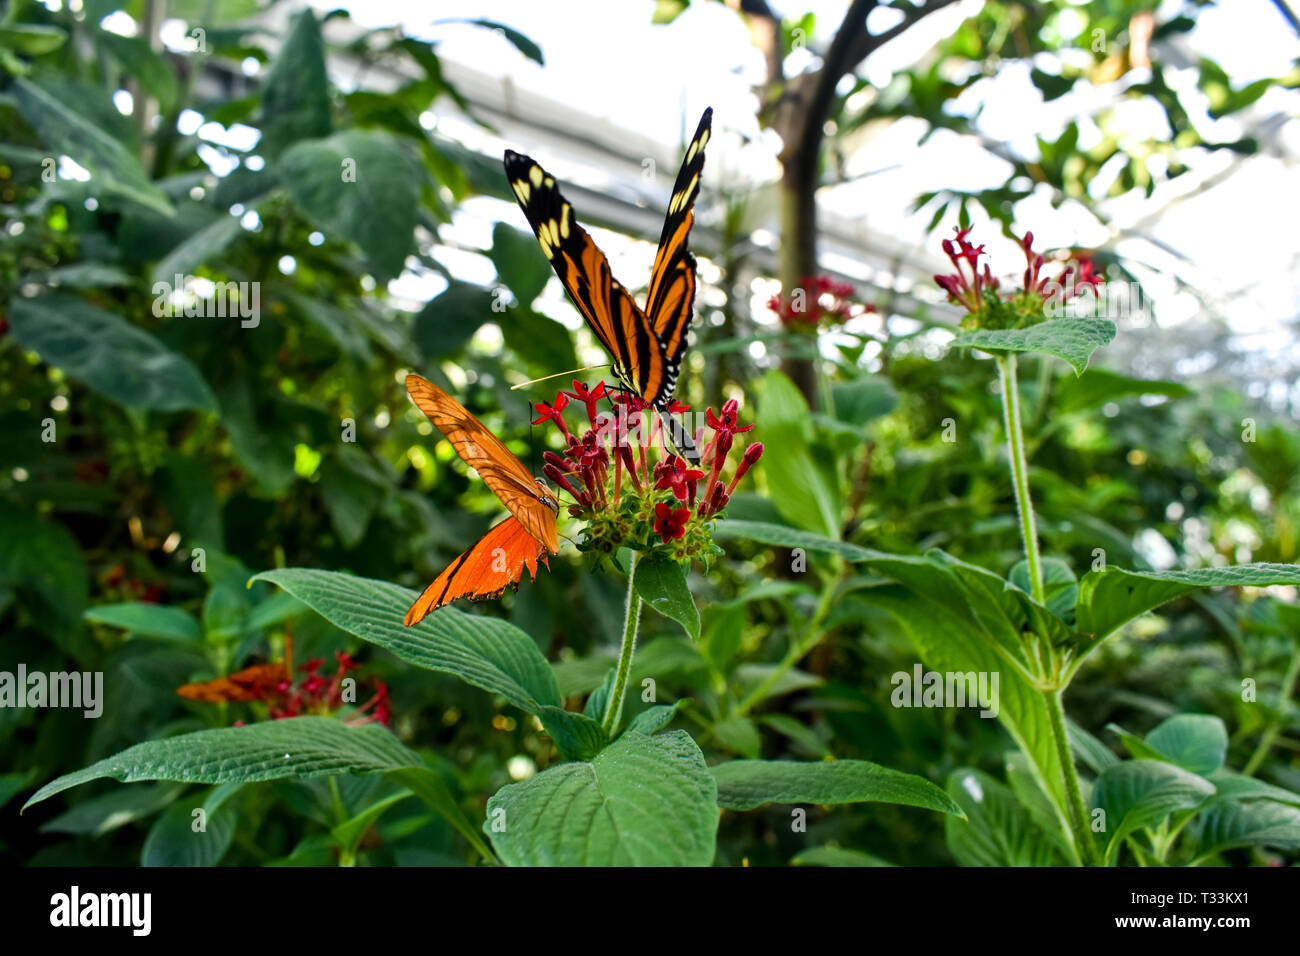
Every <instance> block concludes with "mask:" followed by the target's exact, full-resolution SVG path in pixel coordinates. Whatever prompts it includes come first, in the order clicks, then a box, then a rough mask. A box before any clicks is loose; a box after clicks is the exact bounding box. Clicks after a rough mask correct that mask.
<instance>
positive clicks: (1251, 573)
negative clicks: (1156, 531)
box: [1075, 564, 1300, 646]
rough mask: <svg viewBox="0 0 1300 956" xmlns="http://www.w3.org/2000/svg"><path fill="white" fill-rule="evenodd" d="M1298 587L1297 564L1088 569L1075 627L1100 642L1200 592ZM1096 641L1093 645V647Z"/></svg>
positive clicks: (1298, 567)
mask: <svg viewBox="0 0 1300 956" xmlns="http://www.w3.org/2000/svg"><path fill="white" fill-rule="evenodd" d="M1273 584H1290V585H1293V586H1294V585H1300V566H1297V565H1294V564H1239V565H1233V566H1229V567H1226V568H1197V569H1195V570H1192V571H1125V570H1123V569H1121V568H1109V567H1108V568H1106V569H1105V570H1104V571H1089V572H1088V573H1087V574H1085V575H1084V576H1083V580H1082V581H1080V582H1079V605H1078V607H1077V608H1076V609H1075V626H1076V627H1077V628H1078V629H1079V630H1080V631H1084V632H1086V633H1089V634H1092V635H1095V636H1096V637H1097V638H1098V639H1100V638H1103V637H1105V636H1106V635H1108V634H1111V633H1112V632H1114V631H1115V630H1117V629H1118V628H1119V627H1120V626H1121V625H1123V624H1125V623H1126V622H1128V621H1131V620H1133V618H1135V617H1140V616H1141V615H1143V614H1145V613H1146V612H1147V611H1150V610H1152V609H1153V608H1157V607H1159V606H1160V605H1162V604H1165V603H1167V602H1169V601H1172V600H1174V598H1178V597H1182V596H1183V595H1184V594H1190V593H1191V592H1193V591H1197V590H1200V589H1201V588H1213V587H1258V588H1262V587H1268V586H1269V585H1273ZM1095 643H1099V641H1098V642H1094V646H1095Z"/></svg>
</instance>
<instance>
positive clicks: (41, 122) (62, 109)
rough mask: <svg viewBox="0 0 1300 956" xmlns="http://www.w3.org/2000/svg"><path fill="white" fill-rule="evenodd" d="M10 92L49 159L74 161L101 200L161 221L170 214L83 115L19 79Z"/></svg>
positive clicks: (116, 145) (138, 171)
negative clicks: (126, 203) (124, 202)
mask: <svg viewBox="0 0 1300 956" xmlns="http://www.w3.org/2000/svg"><path fill="white" fill-rule="evenodd" d="M9 90H10V92H11V93H12V95H13V96H14V98H15V99H16V101H17V103H18V108H19V109H20V110H22V112H23V116H24V117H26V119H27V122H29V123H31V125H32V127H33V128H34V129H35V130H36V132H37V133H38V134H40V137H41V139H42V140H44V141H45V144H46V145H47V146H48V147H49V149H50V152H51V153H52V154H53V155H52V156H51V158H52V159H56V160H57V158H58V156H59V155H64V156H67V157H69V158H70V159H72V160H74V161H75V162H76V163H77V164H78V165H79V166H82V167H84V168H85V169H86V170H87V171H88V172H89V173H90V176H91V183H92V184H94V186H95V188H96V190H97V191H100V192H102V193H103V194H105V195H115V196H120V197H122V198H124V199H129V200H131V201H132V202H136V203H139V204H140V205H142V206H146V207H148V208H150V209H152V210H154V211H155V212H159V213H161V214H163V215H164V216H170V215H171V214H172V206H171V203H169V202H168V201H167V197H166V196H164V195H163V194H162V192H161V191H160V190H159V189H158V187H157V186H155V185H154V184H153V183H152V182H150V181H149V177H148V176H147V175H145V172H144V169H143V168H142V167H141V165H140V162H139V160H137V159H136V158H135V156H133V155H132V154H131V153H130V151H129V150H127V148H126V147H125V146H123V145H122V144H121V143H120V142H118V141H117V140H116V139H114V138H113V137H112V136H110V135H109V134H108V133H106V132H105V131H104V130H102V129H100V128H99V126H97V125H95V124H94V123H92V122H91V121H89V120H88V119H87V118H86V115H85V111H84V110H80V109H78V108H77V106H76V105H74V104H71V103H67V102H65V101H64V100H63V99H61V98H60V97H58V96H54V95H53V94H51V93H49V92H48V91H46V90H44V89H42V88H41V87H40V86H38V85H37V84H36V83H33V82H31V81H29V80H25V79H22V78H18V79H15V80H14V82H13V84H12V85H11V86H10V87H9Z"/></svg>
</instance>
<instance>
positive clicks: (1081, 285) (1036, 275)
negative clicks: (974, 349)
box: [934, 226, 1105, 328]
mask: <svg viewBox="0 0 1300 956" xmlns="http://www.w3.org/2000/svg"><path fill="white" fill-rule="evenodd" d="M972 228H973V227H971V226H967V227H966V228H965V229H958V230H957V235H956V238H955V239H945V240H943V251H944V254H945V255H946V256H947V257H948V259H949V260H950V261H951V262H952V264H953V267H954V268H955V269H956V270H957V271H956V272H955V273H953V274H950V275H936V276H935V277H934V281H935V282H936V283H938V284H939V287H940V288H941V289H943V290H944V291H945V292H947V293H948V301H949V302H951V303H952V304H953V305H959V306H961V307H962V308H964V309H965V310H966V312H967V320H964V321H963V322H962V325H963V327H964V328H1023V327H1024V326H1026V325H1034V324H1037V323H1038V322H1041V321H1043V319H1044V318H1045V317H1046V316H1045V315H1044V304H1045V303H1047V302H1048V301H1049V300H1051V301H1055V302H1057V303H1061V302H1065V301H1067V300H1069V299H1072V298H1074V297H1075V296H1078V295H1081V294H1082V293H1083V292H1084V291H1085V290H1091V291H1092V292H1096V291H1097V290H1098V288H1099V287H1100V286H1101V284H1102V282H1104V281H1105V280H1104V278H1103V277H1102V276H1101V275H1099V274H1098V273H1097V272H1096V271H1095V269H1094V266H1093V263H1092V260H1091V259H1087V258H1083V259H1079V260H1077V261H1073V260H1068V261H1066V262H1065V263H1064V266H1063V267H1062V269H1061V271H1060V272H1059V273H1057V274H1055V275H1050V276H1044V275H1043V266H1044V265H1045V264H1046V260H1045V259H1044V258H1043V256H1042V254H1040V253H1036V252H1034V250H1033V243H1034V234H1033V233H1032V232H1026V233H1025V236H1024V238H1023V239H1021V240H1020V248H1021V250H1022V251H1023V252H1024V254H1025V272H1024V277H1023V280H1022V288H1021V289H1018V290H1016V291H1014V292H1009V293H1005V294H1004V293H1002V292H1001V291H1000V286H1001V283H1000V282H999V281H998V279H997V278H996V277H995V276H994V275H993V273H992V272H991V271H990V269H989V266H988V263H987V262H986V263H984V265H983V267H982V268H981V266H980V257H981V256H984V255H987V253H986V252H985V250H984V246H983V245H978V246H977V245H975V244H974V243H972V242H970V240H968V239H967V238H966V237H967V235H968V234H969V233H970V231H971V229H972Z"/></svg>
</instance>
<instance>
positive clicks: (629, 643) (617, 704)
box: [600, 551, 641, 737]
mask: <svg viewBox="0 0 1300 956" xmlns="http://www.w3.org/2000/svg"><path fill="white" fill-rule="evenodd" d="M640 557H641V552H640V551H633V552H632V562H631V565H630V566H629V567H628V569H627V614H626V616H625V617H624V619H623V649H622V650H621V651H619V655H618V670H617V671H615V672H614V690H613V692H612V693H611V694H610V695H609V703H608V704H606V706H605V719H604V720H602V721H601V724H600V726H601V728H602V729H603V730H604V731H605V735H606V736H607V737H612V736H614V730H615V728H617V727H618V722H619V720H621V719H622V717H623V697H624V696H625V695H626V694H627V682H628V678H629V677H631V675H632V655H633V654H634V653H635V652H636V630H637V624H638V623H639V622H640V620H641V595H639V594H637V593H636V563H637V561H638V560H640Z"/></svg>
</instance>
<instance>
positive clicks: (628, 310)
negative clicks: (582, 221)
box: [505, 109, 713, 462]
mask: <svg viewBox="0 0 1300 956" xmlns="http://www.w3.org/2000/svg"><path fill="white" fill-rule="evenodd" d="M712 121H713V110H712V109H707V110H705V111H704V115H703V116H702V117H701V118H700V125H699V126H698V127H697V128H696V130H695V135H694V136H693V137H692V138H691V142H690V145H689V146H687V147H686V158H685V159H684V160H683V162H682V166H681V169H680V170H679V171H678V173H677V180H676V182H675V183H674V184H673V194H672V199H671V200H670V201H669V203H668V215H667V217H666V218H665V219H664V228H663V232H662V233H661V234H660V237H659V249H658V252H657V253H656V254H655V261H654V267H653V268H652V269H651V272H650V286H649V289H648V290H647V292H646V305H645V308H644V309H642V308H641V307H640V306H638V305H637V303H636V300H634V299H633V298H632V296H631V294H630V293H629V292H628V291H627V289H625V288H624V287H623V285H622V284H621V283H620V282H619V281H618V280H617V279H615V278H614V276H613V274H612V273H611V272H610V268H609V260H607V259H606V258H605V254H604V253H603V252H601V251H600V249H599V248H598V247H597V246H596V244H595V242H593V241H592V239H591V236H589V235H588V234H587V231H586V230H585V229H583V228H582V227H581V226H579V225H578V223H577V220H576V218H575V217H574V214H573V207H572V206H571V205H570V204H569V202H568V200H566V199H565V198H564V197H563V196H562V195H560V190H559V187H558V186H557V185H556V182H555V177H553V176H551V175H550V174H549V173H548V172H546V170H544V169H542V167H541V166H539V165H538V164H537V163H536V162H534V161H533V160H532V159H530V158H529V157H527V156H524V155H521V154H519V153H516V152H513V151H511V150H506V154H505V169H506V176H507V178H508V179H509V181H510V188H511V190H513V192H514V194H515V198H516V200H518V202H519V206H520V208H521V209H523V211H524V215H525V216H526V217H527V218H528V224H529V225H530V226H532V227H533V232H534V233H536V235H537V240H538V242H540V243H541V246H542V252H543V253H544V254H545V255H546V258H547V259H548V260H549V261H550V263H551V267H552V268H553V269H554V270H555V274H556V275H557V276H559V277H560V282H561V283H563V285H564V288H565V291H567V292H568V293H569V298H571V299H572V300H573V304H574V305H575V306H577V308H578V311H579V312H581V313H582V317H583V318H584V319H586V321H587V326H588V327H589V328H590V329H591V331H592V332H593V333H594V334H595V336H596V338H598V339H599V340H600V343H601V345H603V346H605V350H606V351H607V352H609V355H610V358H611V359H613V363H612V368H613V372H614V377H615V378H617V379H618V381H619V383H620V384H621V385H622V386H623V387H624V388H626V389H627V390H628V391H630V392H633V393H634V394H636V395H639V396H640V397H641V398H643V399H645V400H646V401H647V402H649V403H650V404H651V405H652V406H654V408H655V409H656V410H658V411H659V413H660V415H661V416H662V417H663V419H664V424H665V426H666V427H667V428H668V430H669V436H670V439H671V441H672V443H673V444H674V445H675V446H676V447H677V449H678V450H679V451H680V452H682V454H683V457H686V458H688V459H690V460H691V461H693V462H698V461H699V453H698V452H697V451H696V450H695V445H694V442H692V441H691V438H690V435H689V434H687V432H686V430H685V429H684V428H683V427H682V426H681V424H680V423H679V422H677V420H676V419H674V418H672V416H671V415H669V414H668V409H669V407H670V406H671V405H672V402H673V392H674V390H675V389H676V387H677V376H678V373H679V372H680V371H681V365H682V356H683V354H684V353H685V351H686V344H687V330H688V329H689V328H690V325H691V318H692V310H693V308H694V304H695V257H694V256H693V255H691V253H690V250H689V249H688V248H687V240H688V238H689V237H690V232H691V224H692V223H693V222H694V221H695V208H694V207H695V199H696V197H697V196H698V195H699V192H700V175H701V173H702V172H703V170H704V147H705V146H707V145H708V142H709V136H710V131H711V124H712Z"/></svg>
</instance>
